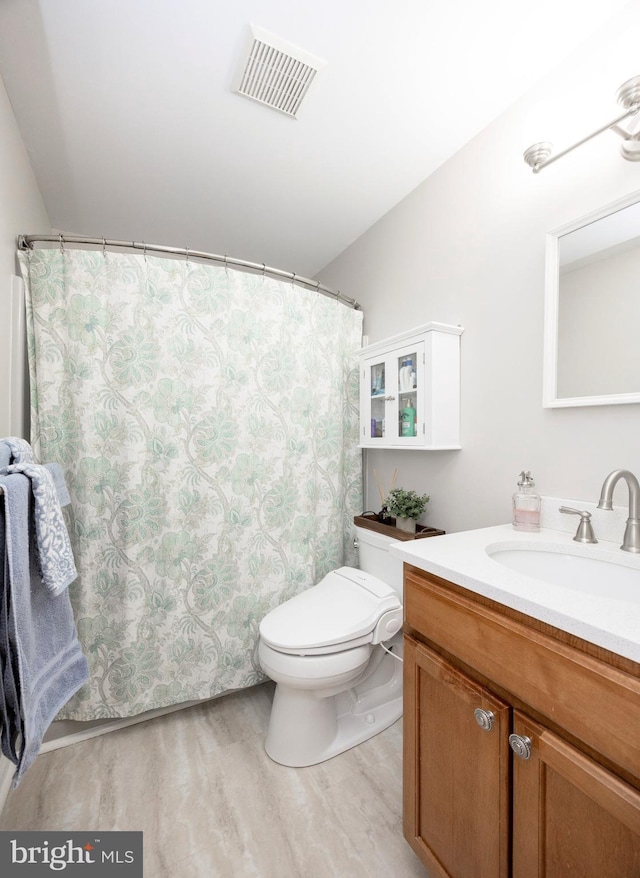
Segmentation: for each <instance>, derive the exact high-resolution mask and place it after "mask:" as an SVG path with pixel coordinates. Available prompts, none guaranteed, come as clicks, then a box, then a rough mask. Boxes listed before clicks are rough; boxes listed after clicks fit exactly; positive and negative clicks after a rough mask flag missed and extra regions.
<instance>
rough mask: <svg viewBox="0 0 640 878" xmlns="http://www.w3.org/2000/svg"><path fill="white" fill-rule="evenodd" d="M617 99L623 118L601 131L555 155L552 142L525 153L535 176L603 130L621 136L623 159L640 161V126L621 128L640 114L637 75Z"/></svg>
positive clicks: (639, 86)
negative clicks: (631, 118) (622, 111)
mask: <svg viewBox="0 0 640 878" xmlns="http://www.w3.org/2000/svg"><path fill="white" fill-rule="evenodd" d="M617 99H618V103H619V104H620V106H622V107H624V109H625V112H624V113H623V114H622V115H621V116H618V117H617V118H616V119H614V120H613V122H609V123H607V124H606V125H603V126H602V128H598V130H597V131H594V132H593V133H592V134H588V135H587V136H586V137H583V138H582V140H579V141H578V142H577V143H574V144H573V146H569V147H568V148H567V149H564V150H562V152H559V153H558V154H557V155H552V152H553V146H552V144H551V143H545V142H542V143H534V144H533V146H530V147H529V149H527V150H526V151H525V153H524V160H525V162H526V163H527V164H528V165H529V167H530V168H531V169H532V171H533V173H534V174H537V173H538V172H539V171H541V170H542V169H543V168H546V167H547V165H550V164H551V163H552V162H555V161H557V159H559V158H562V156H564V155H566V154H567V153H568V152H571V151H572V150H574V149H576V148H577V147H578V146H582V144H583V143H586V142H587V141H588V140H591V139H592V138H593V137H596V136H597V135H598V134H602V132H603V131H609V130H611V131H615V133H616V134H619V135H620V137H622V144H621V146H620V152H621V153H622V155H623V157H624V158H625V159H628V160H629V161H631V162H638V161H640V126H638V125H632V126H631V128H630V129H629V130H627V129H625V128H621V127H620V122H623V121H624V120H625V119H628V118H630V117H631V116H635V115H636V114H637V113H638V111H640V76H634V77H632V78H631V79H628V80H627V81H626V82H625V83H623V85H621V86H620V88H619V89H618V94H617Z"/></svg>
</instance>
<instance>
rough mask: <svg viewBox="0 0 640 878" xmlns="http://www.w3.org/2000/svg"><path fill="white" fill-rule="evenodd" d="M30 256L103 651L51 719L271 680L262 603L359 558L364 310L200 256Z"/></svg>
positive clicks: (58, 457) (32, 295)
mask: <svg viewBox="0 0 640 878" xmlns="http://www.w3.org/2000/svg"><path fill="white" fill-rule="evenodd" d="M19 255H20V260H21V265H22V272H23V276H24V279H25V283H26V286H27V325H28V347H29V370H30V379H31V394H32V395H31V418H32V427H31V430H32V436H31V438H32V444H33V446H34V451H35V454H36V459H38V460H41V461H45V462H49V461H58V462H59V463H60V464H61V465H62V467H63V470H64V473H65V476H66V479H67V483H68V486H69V489H70V493H71V497H72V504H71V507H67V508H71V512H70V513H69V519H68V525H69V531H70V534H71V539H72V544H73V549H74V554H75V558H76V566H77V568H78V574H79V575H78V579H77V580H76V582H75V583H73V584H72V586H71V600H72V604H73V607H74V612H75V617H76V623H77V627H78V633H79V637H80V640H81V643H82V645H83V648H84V651H85V654H86V655H87V658H88V659H89V664H90V681H89V683H88V684H87V685H86V686H85V687H83V689H81V690H80V692H79V693H78V694H77V695H76V696H75V697H74V698H73V699H72V701H70V702H69V704H68V705H67V706H66V707H65V709H64V710H63V712H62V713H61V714H60V715H59V717H58V718H60V719H62V718H64V719H76V720H91V719H99V718H104V717H114V716H132V715H135V714H138V713H141V712H142V711H146V710H150V709H154V708H160V707H165V706H168V705H171V704H177V703H181V702H185V701H191V700H197V699H203V698H209V697H212V696H214V695H217V694H219V693H221V692H224V691H227V690H231V689H238V688H242V687H245V686H250V685H252V684H254V683H256V682H259V681H260V680H261V679H263V676H262V674H261V670H260V667H259V664H258V662H257V658H256V645H257V638H258V626H259V623H260V620H261V619H262V617H263V616H264V615H265V614H266V613H267V612H268V611H269V610H271V609H272V608H273V607H275V606H277V605H278V604H279V603H281V602H282V601H285V600H287V599H288V598H290V597H292V596H293V595H295V594H297V593H298V592H300V591H301V590H303V589H306V588H308V587H310V586H311V585H313V584H314V583H315V582H317V581H318V580H319V579H320V578H321V577H322V576H323V575H324V574H325V573H327V572H328V571H329V570H331V569H332V568H334V567H336V566H339V565H340V564H343V563H347V564H348V563H354V559H353V557H352V555H351V552H352V549H351V546H350V542H351V538H350V530H351V525H352V520H353V519H352V517H353V515H354V514H357V513H359V512H360V511H361V479H362V475H361V455H360V452H359V450H358V449H357V443H358V438H357V435H358V433H357V430H358V428H357V420H358V419H357V400H358V375H357V363H356V354H357V350H358V348H359V347H360V344H361V332H362V314H361V312H358V311H354V310H352V309H350V308H348V307H345V306H344V305H341V304H339V303H338V302H336V301H334V300H333V299H329V298H327V297H325V296H322V295H319V294H317V293H315V292H313V291H309V290H305V289H302V288H299V287H294V286H293V285H292V284H291V283H284V282H280V281H276V280H272V279H269V278H267V277H263V276H261V275H251V274H247V273H243V272H239V271H235V270H231V269H227V268H217V267H212V266H210V265H203V264H199V263H196V262H189V261H188V260H187V261H178V260H175V259H163V258H157V257H149V256H141V255H140V256H139V255H129V254H119V253H106V252H102V251H100V252H96V251H90V250H80V249H78V250H72V249H69V248H68V247H65V248H56V249H43V250H36V251H31V252H28V253H20V254H19Z"/></svg>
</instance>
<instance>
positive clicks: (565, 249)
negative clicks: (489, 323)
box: [543, 192, 640, 408]
mask: <svg viewBox="0 0 640 878" xmlns="http://www.w3.org/2000/svg"><path fill="white" fill-rule="evenodd" d="M546 272H547V274H546V285H545V307H544V311H545V318H544V321H545V323H544V389H543V406H544V407H545V408H556V407H561V406H588V405H615V404H621V403H631V402H640V192H635V193H633V195H630V196H628V197H626V198H624V199H621V200H620V201H616V202H614V203H613V204H609V205H607V207H604V208H602V209H601V210H598V211H594V212H593V213H591V214H589V215H588V216H585V217H582V218H581V219H579V220H576V221H575V222H573V223H568V224H567V225H565V226H562V227H561V228H559V229H556V230H555V231H553V232H550V233H549V234H548V235H547V256H546Z"/></svg>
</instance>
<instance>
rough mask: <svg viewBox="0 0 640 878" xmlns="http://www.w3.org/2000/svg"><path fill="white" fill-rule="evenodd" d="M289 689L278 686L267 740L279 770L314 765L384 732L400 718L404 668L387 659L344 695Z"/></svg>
mask: <svg viewBox="0 0 640 878" xmlns="http://www.w3.org/2000/svg"><path fill="white" fill-rule="evenodd" d="M322 694H323V693H322V692H318V691H317V690H313V691H309V690H304V689H292V688H291V687H289V686H286V685H284V684H282V683H278V685H277V686H276V690H275V693H274V698H273V705H272V707H271V717H270V720H269V729H268V732H267V737H266V740H265V750H266V752H267V755H268V756H269V757H270V758H271V759H273V761H274V762H277V763H279V764H280V765H287V766H290V767H292V768H302V767H304V766H307V765H316V764H317V763H319V762H324V761H326V760H327V759H331V758H332V757H333V756H337V755H338V754H339V753H344V751H345V750H350V749H351V747H355V746H356V745H357V744H361V743H362V742H363V741H366V740H368V739H369V738H372V737H373V736H374V735H377V734H378V733H379V732H382V731H384V729H386V728H388V727H389V726H390V725H393V723H394V722H395V721H396V720H398V719H399V718H400V717H401V716H402V663H401V662H399V661H398V660H397V659H395V658H393V657H392V656H390V655H385V656H384V658H383V659H382V661H380V662H379V663H376V666H375V669H374V670H373V672H365V673H364V674H363V675H362V677H361V682H360V683H359V684H357V685H355V686H353V687H352V688H351V689H348V690H346V691H345V692H340V693H339V694H337V695H329V696H328V697H322Z"/></svg>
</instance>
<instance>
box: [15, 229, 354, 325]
mask: <svg viewBox="0 0 640 878" xmlns="http://www.w3.org/2000/svg"><path fill="white" fill-rule="evenodd" d="M39 242H50V243H54V244H59V245H60V247H61V248H64V245H65V244H91V245H93V246H96V247H102V249H103V251H104V249H105V248H106V247H120V248H123V249H126V250H142V251H143V253H145V254H146V253H147V251H148V252H150V253H171V254H172V255H174V256H184V257H185V258H186V259H187V261H188V260H189V259H191V258H193V259H206V260H208V261H210V262H219V263H220V264H221V265H224V266H225V268H226V267H227V266H237V267H239V268H246V269H250V270H251V271H255V272H258V273H260V274H262V275H269V277H273V278H276V279H281V278H286V279H287V280H290V281H291V282H292V283H295V284H299V285H300V286H304V287H308V288H309V289H312V290H315V292H317V293H322V295H323V296H332V297H333V298H334V299H336V300H337V301H339V302H342V303H343V304H345V305H348V306H349V307H350V308H353V309H354V310H356V311H360V310H362V309H361V307H360V304H359V303H358V302H356V300H355V299H352V298H350V297H349V296H345V295H343V293H341V292H340V291H339V290H332V289H331V288H330V287H326V286H325V285H324V284H321V283H320V281H315V280H309V278H307V277H300V275H298V274H295V272H291V271H282V270H281V269H279V268H270V267H269V266H268V265H265V264H264V263H257V262H247V261H246V260H244V259H235V258H234V257H232V256H218V255H217V254H215V253H204V252H202V251H200V250H190V249H188V248H182V247H167V246H165V245H163V244H145V243H144V242H142V243H140V242H138V241H114V240H111V239H109V238H82V237H79V236H77V235H18V250H33V249H35V248H34V246H33V245H34V244H36V243H39Z"/></svg>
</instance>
